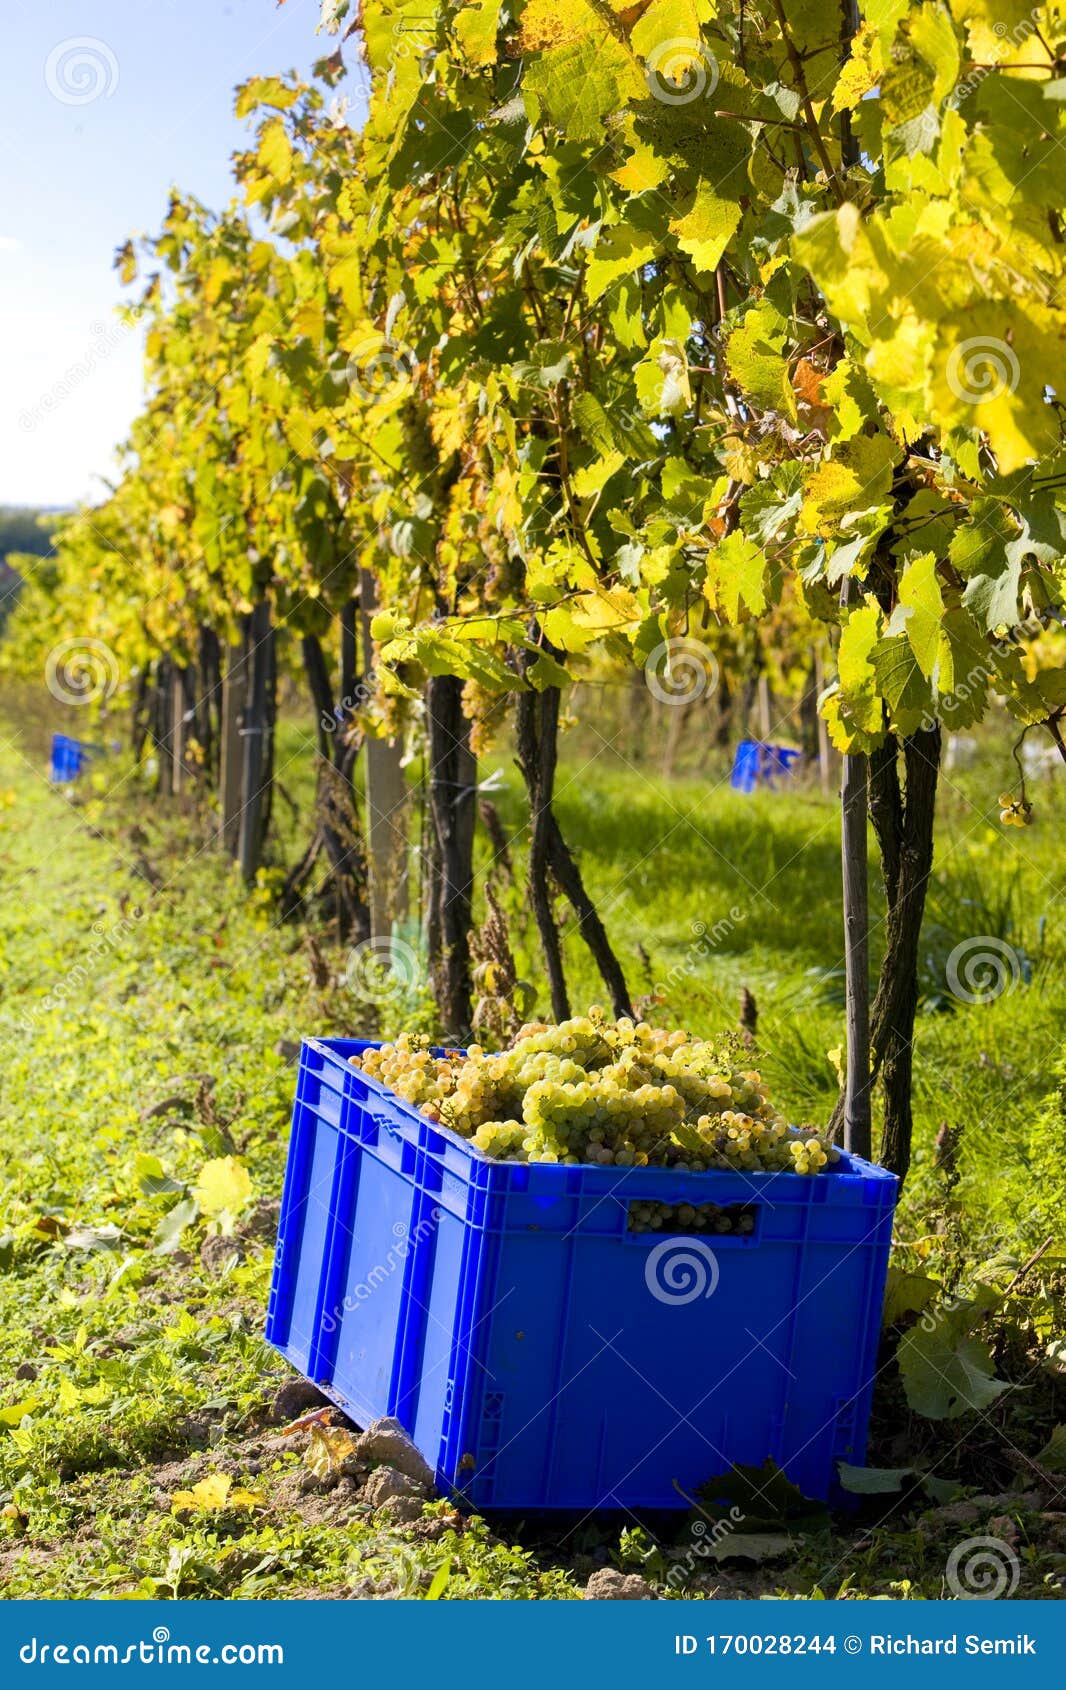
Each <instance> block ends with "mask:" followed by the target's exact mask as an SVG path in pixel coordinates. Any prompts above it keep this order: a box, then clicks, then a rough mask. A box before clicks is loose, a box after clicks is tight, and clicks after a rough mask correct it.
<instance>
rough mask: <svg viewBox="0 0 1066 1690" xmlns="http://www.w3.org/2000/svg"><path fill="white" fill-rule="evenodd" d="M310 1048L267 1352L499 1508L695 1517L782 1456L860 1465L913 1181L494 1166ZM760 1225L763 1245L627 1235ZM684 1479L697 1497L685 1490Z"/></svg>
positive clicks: (825, 1491)
mask: <svg viewBox="0 0 1066 1690" xmlns="http://www.w3.org/2000/svg"><path fill="white" fill-rule="evenodd" d="M367 1048H368V1045H367V1043H366V1042H365V1041H361V1040H348V1039H321V1040H319V1039H309V1040H305V1041H304V1044H303V1048H302V1052H301V1057H300V1068H299V1076H298V1083H297V1096H296V1107H295V1113H294V1117H293V1130H292V1140H291V1143H290V1147H289V1159H288V1167H287V1171H286V1175H285V1185H284V1192H283V1196H282V1203H281V1218H280V1223H279V1233H278V1248H277V1256H276V1260H275V1265H274V1279H273V1286H272V1289H271V1294H270V1307H269V1314H268V1319H267V1337H268V1339H269V1341H270V1342H271V1343H272V1344H274V1345H276V1347H277V1348H278V1349H279V1350H280V1351H281V1353H282V1354H283V1355H285V1356H287V1357H288V1359H289V1361H291V1362H292V1364H293V1366H294V1367H296V1368H297V1369H298V1370H299V1371H300V1372H301V1373H302V1374H304V1375H305V1376H306V1377H307V1378H309V1379H311V1380H313V1381H314V1382H315V1383H316V1384H317V1385H319V1386H320V1387H321V1389H322V1390H323V1391H325V1392H326V1393H327V1394H328V1395H329V1396H330V1397H332V1398H333V1400H334V1401H336V1402H337V1403H339V1404H340V1405H341V1406H342V1407H343V1408H344V1409H345V1410H346V1411H347V1412H348V1414H350V1416H351V1417H352V1419H353V1420H355V1421H356V1422H357V1424H360V1425H366V1424H368V1423H369V1421H371V1420H373V1419H375V1418H377V1417H378V1416H380V1415H396V1416H397V1417H398V1418H399V1419H400V1420H401V1421H402V1422H403V1424H404V1426H406V1427H407V1429H408V1431H409V1432H410V1433H411V1435H412V1437H413V1438H414V1440H415V1442H416V1444H417V1445H418V1447H419V1448H420V1450H421V1451H422V1453H423V1455H425V1457H426V1459H427V1460H428V1461H429V1462H430V1464H431V1465H432V1466H433V1468H434V1469H435V1471H436V1475H437V1481H438V1484H439V1485H440V1486H441V1487H442V1489H444V1490H446V1491H449V1492H452V1491H454V1492H458V1493H460V1495H461V1496H462V1497H463V1498H465V1500H466V1501H467V1502H468V1503H469V1504H470V1505H471V1506H474V1507H477V1508H507V1509H523V1510H535V1509H551V1508H555V1509H559V1508H562V1509H583V1510H584V1509H597V1508H604V1509H607V1508H631V1509H632V1508H649V1509H650V1508H677V1507H684V1506H686V1504H685V1502H684V1498H683V1497H682V1496H681V1495H680V1494H679V1492H678V1490H677V1488H676V1485H677V1484H679V1485H681V1486H682V1487H683V1488H684V1490H686V1491H688V1492H689V1493H690V1494H691V1492H692V1491H693V1489H694V1487H696V1486H698V1485H700V1484H702V1483H703V1482H704V1481H706V1480H708V1479H711V1478H713V1477H714V1476H716V1475H718V1474H721V1473H724V1472H726V1471H728V1470H729V1468H730V1467H731V1466H733V1465H751V1466H758V1465H761V1464H762V1463H763V1462H764V1461H765V1460H766V1459H767V1458H768V1457H769V1458H772V1459H773V1460H774V1461H775V1462H777V1463H778V1464H779V1465H780V1466H782V1467H783V1468H784V1469H785V1471H786V1473H787V1474H788V1475H789V1477H790V1478H791V1479H792V1480H793V1481H794V1482H795V1483H796V1484H797V1485H799V1486H800V1488H801V1489H802V1490H803V1491H804V1492H805V1493H806V1494H807V1495H808V1496H811V1497H822V1498H830V1497H833V1496H835V1495H836V1494H837V1491H836V1464H837V1462H838V1461H840V1460H846V1461H849V1462H851V1463H860V1462H861V1461H862V1459H863V1455H864V1451H865V1442H866V1427H867V1421H868V1418H869V1411H870V1397H871V1392H872V1386H873V1378H874V1371H875V1365H876V1355H877V1343H878V1332H879V1328H880V1316H881V1305H882V1300H883V1295H884V1283H885V1274H886V1269H887V1263H888V1250H889V1241H890V1235H891V1228H892V1212H893V1207H894V1204H895V1199H896V1189H897V1181H896V1179H895V1176H894V1175H892V1174H889V1173H886V1172H885V1171H884V1170H883V1169H881V1168H875V1167H871V1166H870V1165H869V1164H868V1163H865V1162H861V1161H859V1160H857V1159H856V1158H849V1157H846V1156H845V1157H842V1158H841V1161H840V1163H839V1164H837V1165H836V1166H835V1167H834V1168H833V1169H832V1171H828V1172H824V1173H821V1174H818V1175H816V1176H808V1177H804V1176H802V1175H799V1174H789V1173H782V1174H742V1173H739V1172H732V1171H722V1172H711V1173H704V1174H692V1173H682V1174H679V1173H675V1172H671V1170H669V1169H666V1168H629V1169H617V1168H600V1167H586V1166H582V1167H567V1166H563V1165H559V1164H545V1163H539V1164H537V1163H535V1164H532V1165H530V1166H523V1165H521V1164H517V1163H506V1162H496V1161H492V1160H490V1159H489V1158H487V1157H485V1156H482V1155H481V1154H480V1153H479V1152H478V1151H477V1150H475V1149H474V1148H473V1147H472V1146H471V1145H470V1144H468V1143H467V1142H466V1141H465V1140H464V1139H462V1138H460V1137H459V1136H458V1135H457V1134H455V1133H453V1132H451V1131H449V1130H448V1129H447V1128H443V1127H439V1126H437V1125H435V1124H434V1123H432V1122H431V1121H428V1120H426V1119H425V1118H424V1117H423V1116H421V1115H420V1114H418V1113H417V1111H415V1110H414V1109H412V1108H410V1107H409V1106H408V1105H407V1104H405V1103H403V1102H401V1101H400V1100H399V1099H398V1098H396V1097H394V1096H393V1095H392V1094H391V1093H389V1092H388V1091H387V1090H385V1088H384V1087H382V1086H381V1085H379V1084H378V1083H377V1082H376V1081H374V1080H372V1079H370V1078H369V1077H368V1076H367V1075H366V1074H364V1073H362V1072H361V1071H360V1070H359V1069H356V1068H353V1067H352V1066H351V1065H350V1063H349V1062H348V1060H347V1059H348V1057H349V1056H351V1055H353V1054H354V1053H356V1052H359V1051H363V1050H366V1049H367ZM642 1200H643V1201H648V1200H651V1201H656V1202H667V1203H693V1204H695V1203H708V1202H712V1203H717V1204H720V1205H727V1204H735V1203H741V1204H743V1205H745V1208H746V1209H747V1210H748V1211H749V1212H750V1214H751V1215H752V1217H753V1219H754V1230H753V1231H752V1232H751V1233H750V1234H749V1235H734V1234H729V1235H725V1236H717V1237H714V1238H713V1240H712V1239H709V1238H708V1237H707V1236H706V1235H701V1236H696V1237H693V1236H686V1235H679V1236H673V1237H665V1238H664V1236H663V1234H662V1233H660V1232H653V1233H634V1232H630V1231H629V1230H628V1228H627V1209H628V1205H629V1204H630V1203H632V1202H634V1201H642ZM675 1481H676V1484H675Z"/></svg>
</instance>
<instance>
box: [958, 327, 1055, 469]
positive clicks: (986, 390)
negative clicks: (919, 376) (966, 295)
mask: <svg viewBox="0 0 1066 1690" xmlns="http://www.w3.org/2000/svg"><path fill="white" fill-rule="evenodd" d="M928 386H929V392H928V402H929V408H930V412H931V414H932V416H933V417H934V419H935V420H936V421H937V422H938V423H940V424H941V425H942V426H943V427H947V428H951V427H955V426H962V427H971V428H979V429H980V430H981V431H982V433H984V434H985V435H986V436H987V438H988V442H989V444H990V446H991V447H992V450H993V452H995V454H996V461H997V463H998V465H999V468H1000V470H1001V471H1002V472H1003V473H1004V474H1008V473H1009V472H1010V471H1011V470H1015V469H1020V468H1021V467H1022V465H1023V464H1025V463H1026V462H1027V461H1028V460H1029V459H1030V458H1035V457H1038V456H1039V455H1040V453H1041V452H1045V451H1051V450H1052V449H1053V448H1054V447H1055V445H1056V444H1057V442H1058V438H1059V424H1058V416H1057V413H1056V411H1055V410H1054V408H1053V407H1052V406H1051V405H1049V404H1048V403H1047V400H1046V398H1045V388H1048V387H1050V388H1053V389H1054V390H1055V391H1056V392H1061V391H1063V389H1064V388H1066V320H1064V318H1063V315H1062V313H1061V312H1059V311H1053V310H1051V309H1050V308H1049V307H1047V306H1045V305H1039V304H1037V303H1036V301H1035V300H1022V299H1012V300H1011V301H1010V303H1009V304H1002V303H998V302H996V301H994V300H984V301H981V302H980V303H979V304H977V305H975V306H973V307H972V308H970V309H968V310H965V311H959V312H957V313H956V314H955V316H954V317H953V318H945V319H944V320H943V321H942V322H941V324H940V330H939V334H938V337H937V347H936V354H935V356H934V357H933V359H932V360H931V369H930V374H929V383H928Z"/></svg>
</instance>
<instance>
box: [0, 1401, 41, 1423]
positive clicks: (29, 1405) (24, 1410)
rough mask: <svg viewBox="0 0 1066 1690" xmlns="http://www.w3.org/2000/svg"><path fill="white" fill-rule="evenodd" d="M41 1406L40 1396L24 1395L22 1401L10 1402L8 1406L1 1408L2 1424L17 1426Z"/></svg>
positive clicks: (0, 1421)
mask: <svg viewBox="0 0 1066 1690" xmlns="http://www.w3.org/2000/svg"><path fill="white" fill-rule="evenodd" d="M40 1406H41V1399H40V1397H23V1399H22V1401H21V1402H13V1403H9V1404H8V1406H7V1407H6V1408H0V1426H17V1425H19V1423H20V1422H21V1421H22V1420H24V1419H25V1418H26V1416H27V1414H33V1413H34V1411H35V1410H36V1409H38V1408H40Z"/></svg>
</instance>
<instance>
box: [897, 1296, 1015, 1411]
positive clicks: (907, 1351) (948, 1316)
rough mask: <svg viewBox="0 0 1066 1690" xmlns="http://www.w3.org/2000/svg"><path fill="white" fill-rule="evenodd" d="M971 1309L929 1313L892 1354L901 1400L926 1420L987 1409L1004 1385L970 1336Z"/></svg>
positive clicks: (989, 1357)
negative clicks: (895, 1357) (896, 1363)
mask: <svg viewBox="0 0 1066 1690" xmlns="http://www.w3.org/2000/svg"><path fill="white" fill-rule="evenodd" d="M973 1320H974V1309H973V1308H972V1306H970V1305H968V1304H965V1305H963V1306H962V1307H961V1308H959V1309H944V1310H941V1311H939V1312H937V1313H931V1314H930V1315H929V1317H928V1320H927V1321H925V1322H922V1323H921V1324H919V1325H918V1326H915V1327H913V1328H912V1330H911V1331H910V1332H908V1333H906V1334H905V1336H904V1337H903V1338H902V1339H901V1340H900V1345H899V1350H898V1352H897V1355H898V1360H899V1370H900V1374H901V1377H902V1379H903V1389H904V1391H905V1393H906V1397H907V1401H908V1403H909V1404H910V1406H911V1408H913V1409H914V1411H915V1413H916V1414H923V1415H925V1417H926V1419H928V1420H955V1419H957V1418H958V1417H959V1416H960V1415H962V1414H968V1413H970V1412H972V1411H973V1410H976V1409H982V1408H987V1407H988V1405H989V1404H990V1403H993V1402H995V1400H996V1398H997V1397H998V1396H1001V1395H1002V1393H1003V1392H1004V1391H1006V1390H1008V1389H1009V1388H1010V1387H1009V1386H1008V1385H1007V1384H1006V1383H1005V1382H1004V1381H1003V1380H1002V1379H997V1378H996V1377H995V1374H994V1370H993V1362H992V1355H991V1351H990V1350H989V1348H988V1346H987V1344H984V1343H982V1342H981V1340H980V1339H979V1338H976V1337H975V1336H974V1335H973V1333H972V1332H971V1330H970V1328H971V1326H972V1324H973Z"/></svg>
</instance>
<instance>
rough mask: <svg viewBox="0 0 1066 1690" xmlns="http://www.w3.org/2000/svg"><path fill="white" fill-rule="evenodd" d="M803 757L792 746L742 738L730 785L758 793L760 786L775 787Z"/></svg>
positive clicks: (737, 788) (734, 761)
mask: <svg viewBox="0 0 1066 1690" xmlns="http://www.w3.org/2000/svg"><path fill="white" fill-rule="evenodd" d="M802 756H803V753H802V751H796V750H795V749H794V748H793V747H792V746H790V745H769V744H767V743H766V742H765V741H763V740H758V739H742V740H741V742H740V744H739V745H738V746H737V750H736V756H735V757H734V758H733V773H732V775H731V776H730V781H729V784H730V786H732V787H733V788H734V789H735V790H736V791H737V792H754V790H755V788H756V787H757V786H774V785H776V783H777V782H778V781H779V780H787V779H788V777H789V776H790V775H791V774H792V771H793V766H794V765H795V764H796V763H798V762H799V761H800V760H801V758H802Z"/></svg>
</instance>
